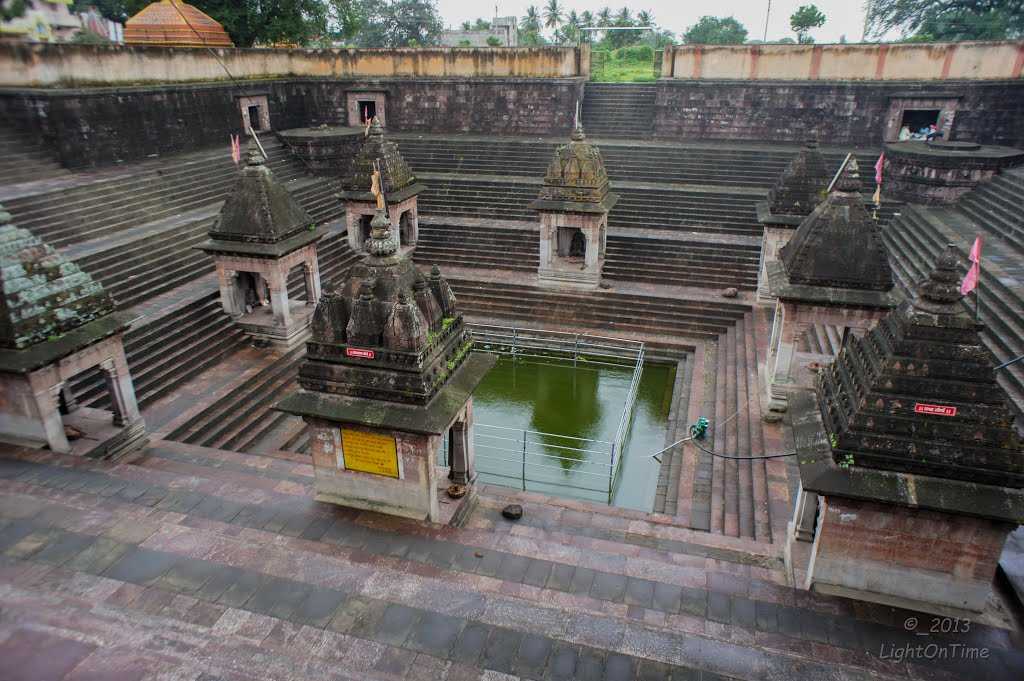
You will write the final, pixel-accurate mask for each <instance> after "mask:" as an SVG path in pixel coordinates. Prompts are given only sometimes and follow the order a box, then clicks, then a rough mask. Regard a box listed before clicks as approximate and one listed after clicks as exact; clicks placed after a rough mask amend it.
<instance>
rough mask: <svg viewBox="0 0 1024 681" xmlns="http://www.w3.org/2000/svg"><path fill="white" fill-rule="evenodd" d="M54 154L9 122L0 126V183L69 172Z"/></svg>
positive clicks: (58, 175) (59, 175)
mask: <svg viewBox="0 0 1024 681" xmlns="http://www.w3.org/2000/svg"><path fill="white" fill-rule="evenodd" d="M68 174H69V173H68V171H67V170H65V169H64V168H62V167H61V166H60V164H59V163H58V162H57V160H56V159H55V158H54V157H53V155H52V154H51V153H50V152H49V151H48V150H47V149H45V148H44V147H43V146H42V145H40V144H38V143H36V142H34V141H33V140H32V136H31V135H29V134H28V133H25V132H22V131H20V130H17V129H16V128H15V127H14V126H13V125H11V124H10V122H9V121H8V122H5V124H4V125H3V126H2V127H0V187H7V186H8V185H12V184H19V183H22V182H37V181H40V180H52V179H55V178H64V177H67V176H68Z"/></svg>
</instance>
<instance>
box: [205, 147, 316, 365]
mask: <svg viewBox="0 0 1024 681" xmlns="http://www.w3.org/2000/svg"><path fill="white" fill-rule="evenodd" d="M324 234H325V230H324V229H323V228H317V226H316V223H315V221H314V220H313V218H312V217H310V215H309V213H307V212H306V210H305V209H304V208H303V207H302V206H301V205H299V203H298V201H296V200H295V197H293V196H292V195H291V193H290V192H289V191H288V190H287V189H286V188H285V187H284V186H283V185H282V184H280V183H279V182H278V181H277V180H276V179H275V178H274V174H273V173H272V172H271V170H270V167H269V166H267V165H266V162H265V160H264V158H263V154H262V152H260V151H259V149H257V148H256V146H255V145H252V146H250V148H249V154H248V159H247V161H246V165H245V166H244V167H243V168H242V170H241V172H240V173H239V176H238V180H237V182H236V183H235V186H234V188H233V189H232V190H231V193H230V194H229V195H228V198H227V200H225V201H224V206H223V208H221V211H220V215H219V216H218V217H217V219H216V221H215V222H214V223H213V226H212V227H211V228H210V232H209V235H210V239H209V240H208V241H205V242H203V243H202V244H200V245H199V246H197V248H199V249H200V250H202V251H205V252H206V253H209V254H210V255H212V256H213V259H214V263H215V264H216V266H217V279H218V281H219V283H220V302H221V305H222V306H223V308H224V311H225V312H227V313H228V314H229V315H231V318H232V319H234V320H235V322H236V323H237V324H239V325H240V326H241V327H242V328H243V329H245V331H246V332H247V333H248V334H249V335H250V336H253V337H255V338H259V339H263V340H267V341H270V342H271V343H274V344H275V345H278V346H281V347H284V348H289V347H294V346H295V345H297V344H298V343H300V342H302V340H303V338H304V332H305V330H306V329H307V328H308V327H309V320H310V317H311V315H312V309H313V308H312V306H313V304H314V303H315V302H316V300H317V299H318V298H319V297H320V266H319V263H318V261H317V255H316V246H317V242H318V241H320V239H322V238H323V236H324ZM296 267H301V268H302V272H303V279H304V281H305V284H306V303H305V304H303V303H301V302H296V301H291V300H289V299H288V273H289V272H290V271H291V270H292V269H294V268H296ZM268 307H269V310H268V309H267V308H268Z"/></svg>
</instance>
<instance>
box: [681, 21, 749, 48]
mask: <svg viewBox="0 0 1024 681" xmlns="http://www.w3.org/2000/svg"><path fill="white" fill-rule="evenodd" d="M746 39H747V29H746V28H745V27H744V26H743V24H741V23H740V22H738V21H736V19H735V18H734V17H709V16H703V17H701V18H700V21H698V22H697V23H696V24H694V25H693V26H690V27H689V28H688V29H686V33H684V34H683V42H684V43H687V44H689V45H741V44H743V42H744V41H745V40H746Z"/></svg>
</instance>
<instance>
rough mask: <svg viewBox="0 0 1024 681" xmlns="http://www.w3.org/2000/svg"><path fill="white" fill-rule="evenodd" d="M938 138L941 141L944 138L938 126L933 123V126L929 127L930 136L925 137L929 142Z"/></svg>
mask: <svg viewBox="0 0 1024 681" xmlns="http://www.w3.org/2000/svg"><path fill="white" fill-rule="evenodd" d="M936 138H939V139H941V138H942V133H941V132H939V128H938V126H937V125H935V124H934V123H932V124H931V125H929V126H928V134H927V135H925V139H926V140H928V141H929V142H931V141H932V140H933V139H936Z"/></svg>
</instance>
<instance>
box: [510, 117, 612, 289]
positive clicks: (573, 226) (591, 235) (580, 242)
mask: <svg viewBox="0 0 1024 681" xmlns="http://www.w3.org/2000/svg"><path fill="white" fill-rule="evenodd" d="M618 199H619V197H618V195H617V194H614V193H612V192H611V191H609V182H608V172H607V171H606V170H605V167H604V159H602V157H601V150H600V149H598V148H597V147H596V146H594V145H593V144H591V143H590V142H588V141H587V138H586V135H584V134H583V128H582V126H580V125H579V124H578V123H577V125H576V129H575V130H573V133H572V137H571V139H570V142H569V143H568V144H564V145H562V146H560V147H558V149H557V150H556V151H555V157H554V158H553V159H552V160H551V163H550V164H549V165H548V170H547V173H546V174H545V176H544V184H543V185H542V186H541V189H540V195H539V196H538V197H537V199H536V200H534V201H533V202H532V203H531V204H530V207H531V208H533V209H534V210H536V211H537V212H538V213H540V266H539V267H538V269H537V276H538V279H539V280H540V283H541V284H555V285H559V286H572V287H582V288H596V287H597V286H598V285H599V284H600V283H601V270H602V268H603V267H604V258H605V248H606V245H607V241H608V212H609V211H611V209H612V208H613V207H614V206H615V203H616V202H617V201H618Z"/></svg>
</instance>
